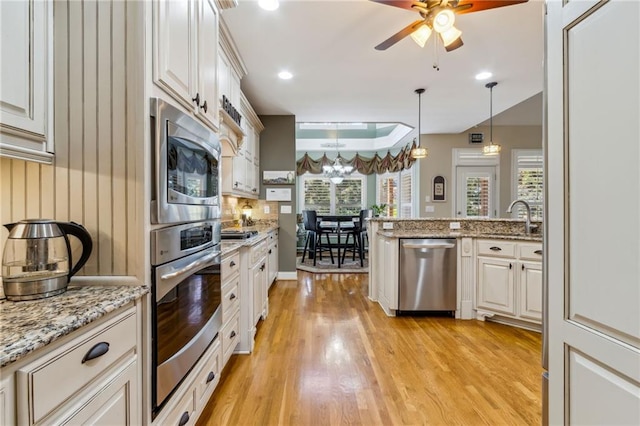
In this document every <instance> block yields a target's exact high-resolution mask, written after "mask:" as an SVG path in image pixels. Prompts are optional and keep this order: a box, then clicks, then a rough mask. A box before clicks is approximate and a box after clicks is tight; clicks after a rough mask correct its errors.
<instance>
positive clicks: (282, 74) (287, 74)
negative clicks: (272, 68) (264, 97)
mask: <svg viewBox="0 0 640 426" xmlns="http://www.w3.org/2000/svg"><path fill="white" fill-rule="evenodd" d="M278 77H280V78H281V79H283V80H289V79H290V78H291V77H293V74H291V73H290V72H289V71H280V72H279V73H278Z"/></svg>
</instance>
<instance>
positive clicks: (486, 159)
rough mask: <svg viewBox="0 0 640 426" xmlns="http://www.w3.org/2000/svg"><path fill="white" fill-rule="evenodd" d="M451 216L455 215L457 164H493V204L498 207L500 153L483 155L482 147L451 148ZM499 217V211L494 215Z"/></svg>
mask: <svg viewBox="0 0 640 426" xmlns="http://www.w3.org/2000/svg"><path fill="white" fill-rule="evenodd" d="M451 163H452V164H451V186H450V188H451V197H450V198H449V199H450V200H451V201H450V202H451V217H457V212H456V200H457V197H458V194H457V193H456V192H457V191H458V170H457V168H458V166H493V167H495V168H496V182H495V186H496V188H495V200H494V202H495V206H496V210H498V209H499V208H500V154H498V155H483V154H482V148H452V149H451ZM496 217H500V212H498V214H497V215H496Z"/></svg>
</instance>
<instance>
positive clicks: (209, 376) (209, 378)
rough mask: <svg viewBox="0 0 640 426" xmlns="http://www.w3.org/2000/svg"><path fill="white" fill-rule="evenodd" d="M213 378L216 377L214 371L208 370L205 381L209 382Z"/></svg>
mask: <svg viewBox="0 0 640 426" xmlns="http://www.w3.org/2000/svg"><path fill="white" fill-rule="evenodd" d="M215 378H216V373H214V372H213V371H209V374H208V375H207V383H209V382H211V381H212V380H213V379H215Z"/></svg>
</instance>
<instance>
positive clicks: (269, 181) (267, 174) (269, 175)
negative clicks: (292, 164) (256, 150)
mask: <svg viewBox="0 0 640 426" xmlns="http://www.w3.org/2000/svg"><path fill="white" fill-rule="evenodd" d="M262 183H263V184H265V185H293V184H294V183H296V172H294V171H293V170H285V171H264V172H262Z"/></svg>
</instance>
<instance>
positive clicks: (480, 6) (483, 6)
mask: <svg viewBox="0 0 640 426" xmlns="http://www.w3.org/2000/svg"><path fill="white" fill-rule="evenodd" d="M527 1H529V0H460V1H459V2H458V5H457V6H456V7H455V8H454V9H453V10H454V11H455V12H456V14H458V15H462V14H463V13H471V12H480V11H482V10H487V9H495V8H496V7H503V6H511V5H514V4H520V3H526V2H527Z"/></svg>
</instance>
